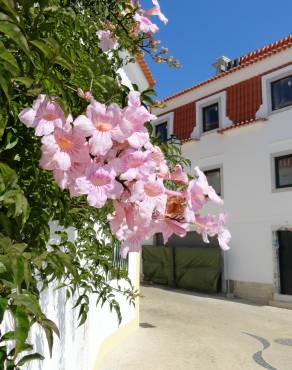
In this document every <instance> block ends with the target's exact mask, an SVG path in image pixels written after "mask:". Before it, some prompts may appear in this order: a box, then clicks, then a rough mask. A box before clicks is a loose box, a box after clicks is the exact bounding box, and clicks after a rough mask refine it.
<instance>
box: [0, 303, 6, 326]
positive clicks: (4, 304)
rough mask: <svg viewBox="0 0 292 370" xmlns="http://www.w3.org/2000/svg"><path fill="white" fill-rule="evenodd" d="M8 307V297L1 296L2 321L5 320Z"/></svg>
mask: <svg viewBox="0 0 292 370" xmlns="http://www.w3.org/2000/svg"><path fill="white" fill-rule="evenodd" d="M6 307H7V299H6V298H0V321H2V320H3V316H4V312H5V310H6Z"/></svg>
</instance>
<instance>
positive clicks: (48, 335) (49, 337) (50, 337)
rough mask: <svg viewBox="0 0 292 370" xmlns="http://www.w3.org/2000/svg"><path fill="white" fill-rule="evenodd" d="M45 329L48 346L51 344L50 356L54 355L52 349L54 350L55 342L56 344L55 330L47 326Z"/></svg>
mask: <svg viewBox="0 0 292 370" xmlns="http://www.w3.org/2000/svg"><path fill="white" fill-rule="evenodd" d="M44 331H45V334H46V338H47V342H48V346H49V351H50V357H52V350H53V344H54V337H53V332H52V330H51V329H50V328H47V327H44Z"/></svg>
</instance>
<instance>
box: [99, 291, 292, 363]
mask: <svg viewBox="0 0 292 370" xmlns="http://www.w3.org/2000/svg"><path fill="white" fill-rule="evenodd" d="M141 291H142V294H143V296H144V297H143V298H141V313H140V322H141V325H140V328H139V329H138V330H137V331H136V332H135V333H134V334H132V335H131V336H130V337H128V338H127V339H126V340H125V342H124V343H123V344H122V345H121V346H119V347H118V348H117V349H115V350H114V351H112V352H111V353H109V354H108V355H107V356H106V357H105V359H104V361H103V365H102V367H101V370H237V369H244V370H249V369H252V370H257V369H258V370H260V369H270V370H275V369H276V370H292V311H291V310H286V309H282V308H276V307H271V306H260V305H254V304H248V303H246V302H244V301H239V300H226V299H224V298H222V297H217V296H207V295H198V294H194V293H189V292H185V291H178V290H177V291H174V290H168V289H163V288H161V287H151V286H150V287H142V288H141Z"/></svg>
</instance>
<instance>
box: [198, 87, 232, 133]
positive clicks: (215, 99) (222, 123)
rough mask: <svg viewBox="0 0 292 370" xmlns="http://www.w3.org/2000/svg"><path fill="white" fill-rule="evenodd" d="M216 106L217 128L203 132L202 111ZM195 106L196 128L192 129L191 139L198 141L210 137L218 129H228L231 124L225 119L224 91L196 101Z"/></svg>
mask: <svg viewBox="0 0 292 370" xmlns="http://www.w3.org/2000/svg"><path fill="white" fill-rule="evenodd" d="M216 103H217V104H218V110H219V112H218V118H219V122H218V128H216V129H213V130H209V131H205V132H204V130H203V109H204V108H205V107H208V106H210V105H213V104H216ZM195 105H196V126H195V127H194V128H193V131H192V133H191V138H192V139H195V140H199V139H200V138H201V137H203V136H205V135H210V134H213V133H216V132H217V130H218V129H220V128H225V127H229V126H231V125H232V124H233V122H232V121H231V120H230V119H229V117H227V115H226V109H227V94H226V91H225V90H224V91H221V92H220V93H217V94H214V95H211V96H208V97H207V98H204V99H201V100H197V101H196V102H195Z"/></svg>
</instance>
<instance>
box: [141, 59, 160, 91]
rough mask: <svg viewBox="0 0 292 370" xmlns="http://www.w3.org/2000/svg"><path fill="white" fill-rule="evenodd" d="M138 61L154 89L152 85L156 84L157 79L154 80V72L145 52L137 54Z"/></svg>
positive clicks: (150, 86)
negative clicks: (145, 56) (148, 63)
mask: <svg viewBox="0 0 292 370" xmlns="http://www.w3.org/2000/svg"><path fill="white" fill-rule="evenodd" d="M136 61H137V62H138V64H139V66H140V68H141V69H142V72H143V73H144V75H145V77H146V79H147V81H148V84H149V89H152V87H153V86H154V85H155V84H156V81H155V80H154V78H153V76H152V73H151V71H150V69H149V67H148V65H147V63H146V61H145V59H144V56H143V54H137V55H136Z"/></svg>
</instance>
